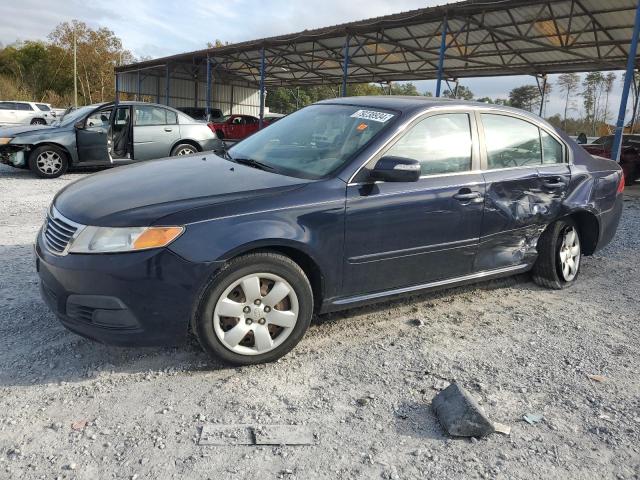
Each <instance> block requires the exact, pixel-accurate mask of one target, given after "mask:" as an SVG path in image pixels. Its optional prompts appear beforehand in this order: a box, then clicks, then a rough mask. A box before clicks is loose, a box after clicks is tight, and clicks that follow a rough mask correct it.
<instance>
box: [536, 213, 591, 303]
mask: <svg viewBox="0 0 640 480" xmlns="http://www.w3.org/2000/svg"><path fill="white" fill-rule="evenodd" d="M581 260H582V249H581V246H580V232H579V231H578V227H577V226H576V224H575V222H574V221H573V220H571V219H564V220H558V221H557V222H555V223H553V224H551V225H549V227H548V228H547V229H546V230H545V231H544V233H543V234H542V235H541V236H540V239H539V240H538V259H537V260H536V263H535V265H534V266H533V280H534V281H535V282H536V283H537V284H538V285H541V286H543V287H546V288H553V289H556V290H560V289H562V288H566V287H568V286H570V285H572V284H573V283H574V282H575V280H576V278H577V277H578V273H579V272H580V262H581Z"/></svg>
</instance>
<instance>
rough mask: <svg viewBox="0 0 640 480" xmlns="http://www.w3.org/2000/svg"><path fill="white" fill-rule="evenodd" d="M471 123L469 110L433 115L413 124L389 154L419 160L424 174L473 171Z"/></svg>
mask: <svg viewBox="0 0 640 480" xmlns="http://www.w3.org/2000/svg"><path fill="white" fill-rule="evenodd" d="M471 146H472V145H471V126H470V122H469V115H468V114H466V113H443V114H440V115H433V116H431V117H427V118H425V119H424V120H422V121H420V122H419V123H418V124H417V125H415V126H413V127H412V128H411V130H409V132H407V133H406V134H405V135H404V136H403V137H402V138H401V139H400V140H398V142H397V143H396V144H395V145H394V146H393V147H391V148H390V149H389V150H388V151H387V153H386V155H390V156H396V157H404V158H411V159H414V160H418V161H419V162H420V166H421V172H422V175H435V174H441V173H455V172H465V171H468V170H471Z"/></svg>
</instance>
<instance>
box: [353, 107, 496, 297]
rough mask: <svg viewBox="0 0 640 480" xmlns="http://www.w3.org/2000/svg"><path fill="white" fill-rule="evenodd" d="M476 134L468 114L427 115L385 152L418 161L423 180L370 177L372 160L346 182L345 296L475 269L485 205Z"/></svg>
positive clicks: (452, 275)
mask: <svg viewBox="0 0 640 480" xmlns="http://www.w3.org/2000/svg"><path fill="white" fill-rule="evenodd" d="M475 132H476V128H475V119H474V117H473V116H471V115H469V114H468V113H465V112H456V113H453V112H452V113H438V114H431V115H429V116H426V117H423V118H422V119H420V120H418V121H416V122H414V124H413V125H412V126H411V127H410V128H409V129H408V130H407V132H406V133H405V134H403V136H402V137H401V138H400V139H399V140H398V141H396V142H395V143H394V144H393V145H392V146H391V147H390V148H389V149H388V150H387V151H386V152H384V153H383V154H381V155H392V156H398V157H405V158H412V159H415V160H419V161H420V162H421V167H422V168H421V171H422V176H421V178H420V179H419V181H417V182H410V183H396V182H376V183H371V182H368V181H366V177H362V175H366V170H367V168H369V167H370V166H371V167H373V164H375V161H377V159H374V160H373V163H372V164H371V165H368V166H367V167H365V169H363V171H361V172H360V174H358V175H357V176H356V179H355V180H356V182H354V183H353V184H350V185H349V186H348V187H347V210H346V238H345V252H346V259H345V262H346V264H345V285H344V293H345V295H355V294H366V293H374V292H380V291H385V290H390V289H396V288H401V287H409V286H417V285H422V284H426V283H429V282H435V281H438V280H443V279H449V278H454V277H460V276H464V275H467V274H469V273H470V272H471V269H472V266H473V260H474V257H475V253H476V249H477V245H478V239H479V235H480V226H481V222H482V211H483V204H484V179H483V177H482V174H481V173H478V172H475V170H477V169H478V165H479V158H478V149H477V142H475V141H474V139H475V137H476V133H475Z"/></svg>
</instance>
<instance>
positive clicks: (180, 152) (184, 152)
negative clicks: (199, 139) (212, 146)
mask: <svg viewBox="0 0 640 480" xmlns="http://www.w3.org/2000/svg"><path fill="white" fill-rule="evenodd" d="M192 153H196V151H195V149H194V148H190V147H182V148H181V149H180V150H178V153H177V155H178V156H182V155H191V154H192Z"/></svg>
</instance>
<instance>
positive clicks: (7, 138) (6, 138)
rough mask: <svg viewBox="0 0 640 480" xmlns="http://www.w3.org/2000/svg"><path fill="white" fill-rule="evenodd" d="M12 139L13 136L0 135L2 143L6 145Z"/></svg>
mask: <svg viewBox="0 0 640 480" xmlns="http://www.w3.org/2000/svg"><path fill="white" fill-rule="evenodd" d="M11 140H13V137H0V145H6V144H7V143H9V142H10V141H11Z"/></svg>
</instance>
